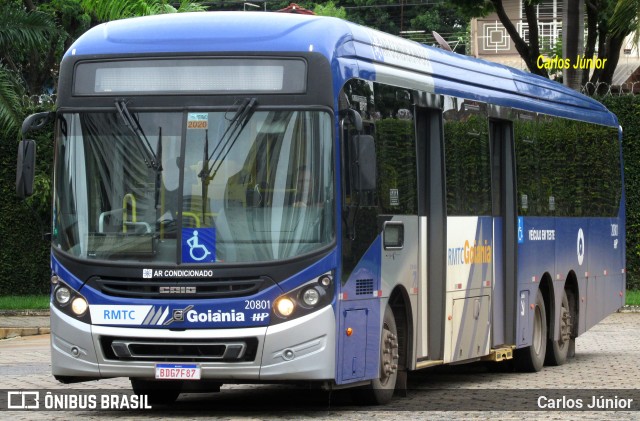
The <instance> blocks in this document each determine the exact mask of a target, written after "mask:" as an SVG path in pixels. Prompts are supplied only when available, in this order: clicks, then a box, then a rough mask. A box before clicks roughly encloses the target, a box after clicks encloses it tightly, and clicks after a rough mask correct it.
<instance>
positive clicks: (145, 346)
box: [100, 336, 258, 362]
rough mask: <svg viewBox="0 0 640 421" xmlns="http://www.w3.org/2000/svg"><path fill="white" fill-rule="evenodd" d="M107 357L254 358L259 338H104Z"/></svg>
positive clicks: (137, 358)
mask: <svg viewBox="0 0 640 421" xmlns="http://www.w3.org/2000/svg"><path fill="white" fill-rule="evenodd" d="M100 343H101V345H102V351H103V354H104V357H105V359H107V360H119V361H155V362H168V361H172V362H208V361H224V362H242V361H254V360H255V357H256V351H257V348H258V339H257V338H239V339H238V338H234V339H229V340H225V339H215V340H211V339H156V338H149V339H143V338H117V337H111V336H103V337H102V338H101V339H100Z"/></svg>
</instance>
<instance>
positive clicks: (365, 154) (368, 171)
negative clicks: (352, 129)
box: [351, 135, 377, 192]
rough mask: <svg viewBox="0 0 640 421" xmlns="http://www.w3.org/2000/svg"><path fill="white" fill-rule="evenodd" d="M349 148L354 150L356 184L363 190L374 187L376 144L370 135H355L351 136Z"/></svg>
mask: <svg viewBox="0 0 640 421" xmlns="http://www.w3.org/2000/svg"><path fill="white" fill-rule="evenodd" d="M351 142H352V143H351V150H352V151H353V152H355V157H354V158H355V164H356V168H357V172H356V180H355V181H356V185H355V187H356V188H357V189H358V190H360V191H361V192H363V191H374V190H375V189H376V173H377V168H376V161H377V160H376V145H375V141H374V139H373V136H371V135H356V136H353V137H352V138H351Z"/></svg>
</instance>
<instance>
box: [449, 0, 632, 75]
mask: <svg viewBox="0 0 640 421" xmlns="http://www.w3.org/2000/svg"><path fill="white" fill-rule="evenodd" d="M452 1H454V2H455V3H458V4H460V3H466V2H467V0H452ZM488 1H489V2H490V3H491V5H492V6H493V8H494V10H495V11H496V13H497V14H498V17H499V19H500V22H501V23H502V25H503V26H504V27H505V28H506V30H507V32H508V33H509V36H510V37H511V39H512V40H513V42H514V44H515V47H516V50H517V51H518V53H519V54H520V57H521V58H522V60H523V61H524V62H525V64H526V66H527V68H528V69H529V71H530V72H531V73H534V74H538V75H541V76H544V77H549V74H548V72H547V71H546V69H539V68H538V66H537V63H536V61H537V59H538V56H539V55H540V48H539V34H538V19H537V16H536V10H535V6H536V5H537V4H539V3H540V0H524V2H523V7H524V12H525V16H526V21H527V24H528V28H529V43H527V42H526V41H524V40H523V39H522V37H521V36H520V34H519V33H518V30H517V29H516V27H515V25H514V24H513V22H511V20H510V19H509V17H508V16H507V14H506V12H505V10H504V6H503V2H502V0H488ZM573 1H578V0H573ZM584 1H585V4H586V11H587V31H588V35H587V42H586V46H585V56H586V58H592V57H593V55H594V52H595V50H596V49H595V46H596V42H597V44H598V57H597V58H599V59H600V60H601V61H600V62H601V63H602V62H604V60H605V59H606V62H604V66H602V67H600V68H596V69H595V70H594V71H593V73H592V74H591V78H590V81H591V82H592V83H594V84H595V83H597V82H604V83H605V84H608V85H610V84H611V81H612V79H613V72H614V71H615V68H616V66H617V65H618V60H619V58H620V49H621V47H622V44H623V42H624V39H625V38H626V37H627V35H629V34H630V33H632V32H633V31H634V30H637V29H638V25H639V23H640V0H584ZM478 16H479V15H478ZM565 31H570V32H571V33H570V34H568V35H569V37H568V40H567V44H569V45H571V44H574V43H576V42H577V40H578V39H579V37H578V33H577V31H579V27H578V26H576V29H571V28H565ZM572 63H574V62H572ZM589 73H590V70H589V69H585V70H584V71H583V74H582V82H583V83H586V82H587V81H588V80H589Z"/></svg>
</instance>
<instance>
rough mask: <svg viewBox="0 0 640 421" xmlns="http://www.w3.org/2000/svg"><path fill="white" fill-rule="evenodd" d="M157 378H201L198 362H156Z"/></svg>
mask: <svg viewBox="0 0 640 421" xmlns="http://www.w3.org/2000/svg"><path fill="white" fill-rule="evenodd" d="M156 379H170V380H200V366H199V365H198V364H156Z"/></svg>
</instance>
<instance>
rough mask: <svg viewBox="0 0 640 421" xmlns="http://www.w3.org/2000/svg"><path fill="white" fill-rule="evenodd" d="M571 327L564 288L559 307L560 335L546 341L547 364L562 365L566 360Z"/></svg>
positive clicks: (569, 309) (571, 322) (569, 310)
mask: <svg viewBox="0 0 640 421" xmlns="http://www.w3.org/2000/svg"><path fill="white" fill-rule="evenodd" d="M572 329H573V321H572V319H571V308H570V307H569V298H568V297H567V291H566V290H564V293H563V294H562V306H561V307H560V335H559V338H558V340H557V341H554V340H553V338H551V339H549V342H548V343H547V358H546V360H545V362H546V363H547V365H562V364H564V363H565V362H566V361H567V355H569V347H570V344H571V331H572Z"/></svg>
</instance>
